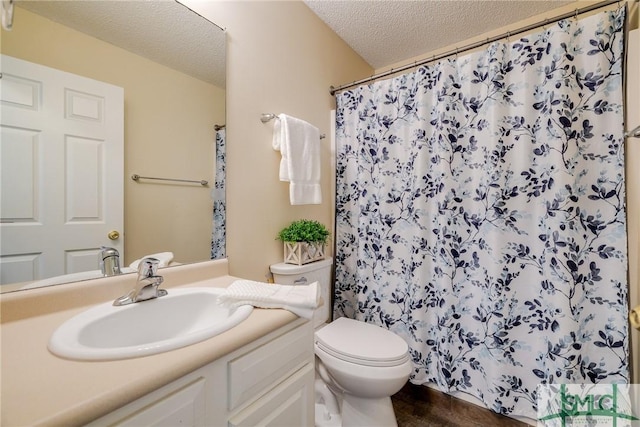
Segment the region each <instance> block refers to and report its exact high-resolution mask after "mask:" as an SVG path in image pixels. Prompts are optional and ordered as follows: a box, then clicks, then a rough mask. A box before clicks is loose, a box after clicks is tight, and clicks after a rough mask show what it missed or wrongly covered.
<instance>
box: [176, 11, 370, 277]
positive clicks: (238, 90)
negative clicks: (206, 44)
mask: <svg viewBox="0 0 640 427" xmlns="http://www.w3.org/2000/svg"><path fill="white" fill-rule="evenodd" d="M181 2H182V3H185V4H186V5H187V6H189V7H190V8H191V9H193V10H195V11H196V12H198V13H200V14H201V15H203V16H204V17H206V18H207V19H210V20H211V21H213V22H215V23H216V24H218V25H220V26H221V27H224V28H225V29H226V31H227V138H228V144H227V176H228V184H227V254H228V257H229V264H230V271H231V274H233V275H237V276H242V277H246V278H249V279H253V280H264V279H265V275H266V274H268V271H269V265H270V264H273V263H276V262H282V259H283V249H282V246H281V243H280V242H279V241H277V240H275V236H276V234H277V233H278V231H280V229H281V228H283V227H284V226H286V225H287V224H288V223H289V222H291V221H292V220H295V219H299V218H309V219H315V220H318V221H320V222H322V223H324V224H326V225H328V226H329V225H330V224H331V223H332V220H333V203H332V201H331V192H330V188H331V180H332V178H333V176H334V172H333V170H332V168H331V163H330V159H331V157H330V127H331V120H330V116H329V112H330V110H331V109H333V108H335V100H334V98H333V97H332V96H331V95H330V94H329V86H330V85H338V84H340V83H343V82H345V81H352V80H355V79H358V78H362V77H363V76H366V75H370V74H371V72H372V69H371V67H370V66H368V65H367V64H366V63H365V62H364V61H363V60H362V59H361V58H360V57H359V56H357V55H356V54H355V53H354V52H353V51H352V50H351V49H350V48H349V47H348V46H347V45H346V44H345V43H344V42H343V41H342V40H341V39H340V38H338V37H337V36H336V35H335V34H334V33H333V32H332V31H331V30H330V29H329V28H328V27H327V26H326V25H325V24H324V23H323V22H322V21H320V19H319V18H317V17H316V16H315V15H314V14H313V13H312V12H311V11H310V10H309V9H308V8H307V6H306V5H305V4H304V3H303V2H301V1H290V2H289V1H279V2H270V1H266V2H261V1H257V2H245V1H232V2H209V1H207V2H201V1H198V0H181ZM270 112H272V113H276V114H277V113H286V114H290V115H293V116H296V117H299V118H301V119H303V120H306V121H308V122H310V123H312V124H313V125H315V126H317V127H318V128H319V129H320V132H321V133H326V134H327V137H328V138H327V139H324V140H322V141H323V143H322V182H321V185H322V192H323V203H322V204H321V205H307V206H291V205H290V204H289V190H288V185H287V184H286V183H283V182H280V181H279V180H278V165H279V162H280V153H279V152H276V151H274V150H273V149H272V148H271V138H272V129H273V124H272V123H268V124H263V123H262V122H260V114H261V113H270Z"/></svg>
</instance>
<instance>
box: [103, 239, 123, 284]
mask: <svg viewBox="0 0 640 427" xmlns="http://www.w3.org/2000/svg"><path fill="white" fill-rule="evenodd" d="M98 263H99V264H100V271H101V272H102V275H103V276H105V277H106V276H115V275H116V274H122V271H120V254H119V253H118V250H117V249H115V248H108V247H106V246H102V247H101V248H100V254H99V255H98Z"/></svg>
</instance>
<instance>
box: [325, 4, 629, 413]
mask: <svg viewBox="0 0 640 427" xmlns="http://www.w3.org/2000/svg"><path fill="white" fill-rule="evenodd" d="M624 21H625V9H624V8H622V9H620V10H618V11H615V12H602V13H599V14H597V15H594V16H591V17H588V18H585V19H580V20H578V19H575V18H572V19H568V20H563V21H560V22H558V23H557V24H556V25H553V26H550V27H548V28H544V29H541V30H540V31H539V32H537V33H535V34H531V35H529V36H526V37H522V38H520V39H518V40H507V41H505V42H504V43H500V42H496V43H493V44H491V45H488V46H487V47H486V49H485V50H483V51H481V52H475V53H471V54H468V55H465V56H458V57H456V58H451V59H446V60H443V61H440V62H438V63H435V64H433V65H428V66H423V67H420V68H418V69H417V70H416V71H415V72H413V73H410V74H405V75H402V76H399V77H396V78H393V79H389V80H386V81H380V82H376V83H373V84H370V85H367V86H361V87H359V88H356V89H353V90H349V91H345V92H342V93H340V94H339V95H338V96H337V112H336V145H337V172H336V173H337V177H336V180H337V198H336V211H337V212H336V283H335V286H336V295H335V296H336V298H335V306H334V310H335V313H334V314H335V315H336V317H339V316H347V317H350V318H355V319H358V320H362V321H365V322H370V323H374V324H378V325H381V326H383V327H385V328H388V329H390V330H392V331H393V332H395V333H397V334H399V335H400V336H402V337H403V338H404V339H405V340H406V341H407V342H408V344H409V348H410V355H411V358H412V360H413V372H412V375H411V379H410V381H411V382H412V383H414V384H425V383H434V384H436V385H437V387H438V388H439V389H441V390H443V391H445V392H449V391H462V392H465V393H468V394H471V395H472V396H475V397H476V398H478V399H480V400H481V401H483V402H484V403H485V404H486V405H487V407H489V408H491V409H493V410H494V411H496V412H499V413H502V414H511V415H522V416H527V417H531V418H535V415H536V387H537V385H538V384H541V383H544V384H551V383H600V382H603V383H627V382H628V379H629V374H628V342H627V335H628V334H627V282H626V277H627V276H626V274H627V259H626V230H625V204H624V200H625V193H624V176H623V171H624V167H623V162H624V159H623V157H624V153H623V85H622V70H623V48H624V41H623V36H624Z"/></svg>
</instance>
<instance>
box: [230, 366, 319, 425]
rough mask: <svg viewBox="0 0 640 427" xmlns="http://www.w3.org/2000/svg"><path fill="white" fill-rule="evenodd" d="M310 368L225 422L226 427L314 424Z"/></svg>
mask: <svg viewBox="0 0 640 427" xmlns="http://www.w3.org/2000/svg"><path fill="white" fill-rule="evenodd" d="M313 384H314V368H313V364H307V365H305V366H304V367H303V368H302V369H300V370H299V371H297V372H296V373H295V374H293V375H292V376H290V377H289V378H287V379H286V380H285V381H283V382H282V383H281V384H279V385H278V386H277V387H275V388H273V389H272V390H271V391H269V392H268V393H267V394H265V395H264V396H262V397H261V398H260V399H258V400H257V401H256V402H254V403H253V404H251V405H249V406H248V407H247V408H245V409H244V410H242V411H240V412H239V413H238V414H237V415H235V416H233V417H231V418H230V419H229V427H262V426H264V427H267V426H269V427H285V426H287V427H290V426H296V427H305V426H309V427H311V426H313V425H314V412H313V411H314V395H313Z"/></svg>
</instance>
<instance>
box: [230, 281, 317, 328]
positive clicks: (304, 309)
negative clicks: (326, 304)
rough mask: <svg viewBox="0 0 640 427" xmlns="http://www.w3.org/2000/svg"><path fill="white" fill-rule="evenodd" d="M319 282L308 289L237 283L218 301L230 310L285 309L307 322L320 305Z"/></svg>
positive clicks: (293, 286)
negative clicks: (252, 307)
mask: <svg viewBox="0 0 640 427" xmlns="http://www.w3.org/2000/svg"><path fill="white" fill-rule="evenodd" d="M319 292H320V289H319V287H318V282H313V283H311V284H309V285H299V286H295V285H277V284H269V283H264V282H256V281H253V280H243V279H240V280H236V281H234V282H233V283H232V284H231V285H229V287H227V288H226V289H225V291H224V293H222V294H221V295H219V296H218V301H219V302H220V303H221V304H223V305H225V306H227V307H230V308H234V307H239V306H241V305H244V304H249V305H253V306H254V307H260V308H283V309H285V310H289V311H291V312H292V313H294V314H297V315H298V316H300V317H304V318H305V319H311V318H312V317H313V313H314V311H315V309H316V308H317V307H318V305H319V304H320V294H319Z"/></svg>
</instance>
